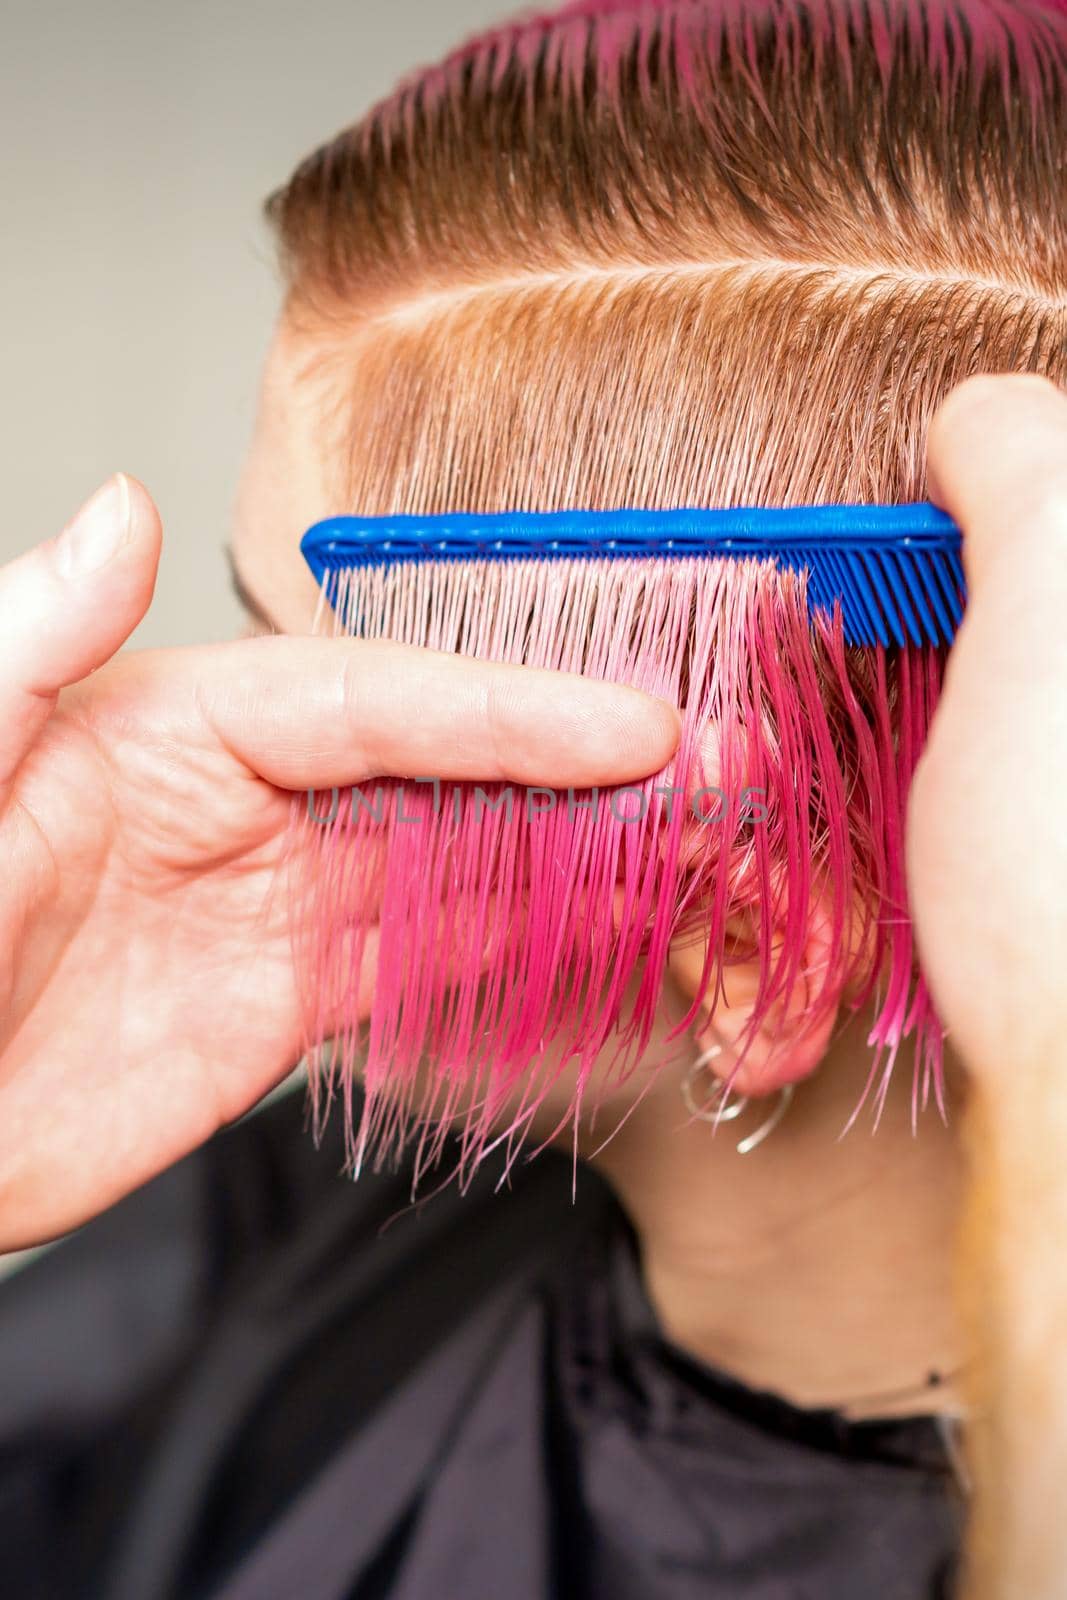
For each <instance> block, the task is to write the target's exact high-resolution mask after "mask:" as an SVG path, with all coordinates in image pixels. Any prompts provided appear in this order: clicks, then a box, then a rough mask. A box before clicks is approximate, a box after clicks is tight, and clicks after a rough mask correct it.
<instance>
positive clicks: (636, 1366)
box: [0, 1096, 961, 1600]
mask: <svg viewBox="0 0 1067 1600" xmlns="http://www.w3.org/2000/svg"><path fill="white" fill-rule="evenodd" d="M340 1165H341V1150H340V1146H339V1143H338V1140H337V1137H336V1135H333V1136H331V1137H330V1138H329V1139H328V1140H327V1143H326V1144H325V1145H324V1147H323V1148H322V1149H320V1150H318V1151H316V1149H315V1148H314V1146H313V1144H312V1141H311V1139H310V1137H309V1136H308V1135H307V1134H306V1133H305V1132H304V1131H303V1107H302V1105H301V1103H300V1097H299V1096H290V1097H289V1098H287V1099H284V1100H281V1101H278V1102H275V1103H274V1104H272V1105H270V1106H268V1107H267V1108H266V1109H265V1110H264V1111H262V1112H261V1113H259V1114H258V1115H257V1116H255V1117H253V1118H250V1119H249V1120H247V1121H245V1122H243V1123H241V1124H240V1125H238V1126H236V1127H234V1128H231V1129H229V1130H228V1131H226V1132H225V1133H224V1134H222V1135H221V1136H219V1137H218V1138H217V1139H215V1140H214V1141H212V1143H211V1144H209V1145H208V1146H207V1147H206V1148H205V1149H203V1150H201V1151H200V1152H198V1153H197V1154H195V1155H193V1156H192V1157H190V1158H189V1159H187V1160H186V1161H184V1162H182V1163H181V1164H180V1165H179V1166H177V1167H175V1168H174V1169H172V1170H171V1171H170V1172H168V1173H166V1174H164V1175H163V1176H162V1177H161V1178H159V1179H157V1180H156V1181H155V1182H153V1183H152V1184H150V1185H148V1186H147V1187H146V1188H145V1189H143V1190H141V1191H140V1192H139V1193H137V1194H135V1195H133V1196H132V1197H131V1198H129V1199H128V1200H125V1201H123V1202H122V1203H121V1204H120V1205H118V1206H116V1207H115V1208H114V1209H113V1210H112V1211H110V1212H109V1213H107V1214H106V1215H104V1216H103V1217H101V1218H99V1219H97V1220H96V1221H95V1222H93V1223H91V1224H90V1225H89V1226H88V1227H86V1228H84V1229H83V1230H82V1231H81V1232H80V1233H79V1234H77V1235H76V1236H75V1237H73V1238H72V1239H70V1240H68V1241H67V1242H65V1243H64V1244H62V1245H60V1246H58V1247H57V1248H56V1249H55V1250H53V1251H52V1252H50V1253H49V1254H47V1255H45V1256H43V1257H42V1258H39V1259H38V1260H37V1261H35V1262H33V1263H31V1264H30V1265H29V1266H28V1267H26V1268H24V1269H23V1270H22V1271H20V1272H19V1273H17V1274H16V1275H15V1276H14V1277H13V1278H11V1279H9V1280H8V1281H6V1282H3V1283H0V1591H2V1593H3V1596H4V1597H5V1600H65V1597H67V1596H77V1597H78V1600H82V1597H86V1600H172V1597H177V1596H181V1597H182V1600H186V1597H205V1600H206V1597H212V1600H379V1597H386V1596H387V1597H389V1600H548V1597H553V1600H556V1597H558V1600H591V1597H594V1596H595V1597H597V1600H646V1597H656V1600H659V1597H662V1600H696V1597H697V1596H700V1597H709V1600H719V1597H724V1600H725V1597H730V1600H919V1597H920V1596H922V1597H927V1596H942V1595H947V1594H949V1593H950V1592H951V1588H950V1578H951V1573H952V1570H953V1566H954V1560H955V1551H956V1549H957V1546H958V1543H959V1537H960V1523H961V1507H960V1504H959V1500H958V1495H957V1491H956V1490H955V1487H954V1484H953V1480H952V1477H951V1474H950V1472H949V1470H948V1466H947V1462H946V1459H945V1456H944V1452H943V1448H942V1445H941V1440H940V1435H939V1434H938V1432H937V1430H936V1428H935V1427H934V1425H933V1423H930V1422H925V1421H921V1420H919V1421H913V1422H906V1423H892V1424H889V1423H883V1424H866V1425H863V1426H856V1425H846V1424H844V1423H843V1422H841V1421H840V1420H839V1419H837V1418H835V1417H834V1416H833V1415H831V1414H829V1413H810V1412H809V1413H804V1412H800V1411H797V1410H794V1409H793V1408H791V1407H788V1406H786V1405H784V1404H783V1403H782V1402H780V1401H777V1400H774V1399H772V1398H770V1397H766V1396H758V1395H754V1394H752V1393H751V1392H749V1391H747V1390H745V1389H743V1388H741V1387H740V1386H739V1385H737V1384H734V1383H732V1382H730V1381H729V1380H724V1379H723V1378H721V1377H717V1376H716V1375H714V1374H713V1373H711V1372H710V1371H708V1370H707V1369H706V1368H704V1367H702V1366H700V1365H699V1364H697V1363H695V1362H693V1361H690V1360H688V1359H687V1358H686V1357H684V1356H683V1355H682V1354H681V1353H679V1352H678V1351H677V1350H675V1349H674V1348H672V1347H671V1346H669V1345H668V1344H667V1343H666V1342H665V1340H664V1339H663V1338H662V1336H661V1335H660V1334H659V1333H658V1331H657V1328H656V1325H655V1320H654V1316H653V1313H652V1311H651V1308H650V1306H649V1304H648V1302H647V1299H646V1297H645V1294H644V1291H643V1288H642V1284H641V1278H640V1272H639V1269H638V1267H637V1262H636V1254H635V1250H634V1243H633V1238H632V1235H631V1233H630V1230H629V1228H628V1225H627V1223H626V1221H625V1219H624V1217H623V1215H622V1213H621V1212H620V1211H619V1210H618V1208H617V1206H616V1204H615V1203H614V1201H613V1200H612V1199H611V1198H610V1196H609V1195H608V1193H607V1191H606V1190H605V1189H604V1187H603V1186H602V1185H601V1184H600V1183H599V1182H598V1181H597V1180H596V1179H595V1177H593V1176H592V1174H590V1173H581V1174H579V1182H578V1192H577V1199H576V1201H575V1202H574V1203H573V1204H572V1200H571V1170H570V1164H569V1162H567V1161H566V1160H564V1159H563V1158H561V1157H557V1156H556V1155H554V1154H551V1155H543V1156H541V1157H539V1158H538V1159H537V1160H536V1161H534V1162H532V1163H530V1164H528V1165H526V1166H524V1167H523V1168H522V1169H521V1170H520V1171H519V1172H518V1173H517V1174H516V1176H515V1178H514V1181H513V1183H512V1186H511V1188H510V1190H505V1191H501V1192H500V1193H494V1192H493V1187H494V1176H495V1175H494V1174H492V1173H489V1172H486V1173H485V1174H484V1176H479V1178H478V1180H476V1181H475V1183H474V1184H473V1185H472V1187H471V1189H470V1190H469V1192H468V1193H467V1194H466V1195H465V1196H464V1195H460V1194H459V1193H458V1192H457V1190H456V1188H455V1187H454V1186H450V1187H447V1188H445V1189H444V1190H442V1191H441V1192H440V1193H438V1194H437V1195H435V1196H434V1197H433V1198H432V1199H430V1200H429V1201H428V1202H427V1203H426V1204H425V1205H424V1206H423V1207H422V1208H420V1209H419V1210H417V1211H413V1210H411V1209H409V1208H408V1205H407V1202H408V1188H409V1180H408V1178H407V1177H406V1176H405V1175H404V1174H403V1173H400V1174H383V1175H374V1174H370V1175H365V1176H364V1177H362V1178H361V1179H360V1180H359V1182H358V1183H352V1182H350V1181H349V1180H347V1179H345V1178H343V1177H342V1176H340V1170H339V1169H340ZM386 1224H387V1225H386Z"/></svg>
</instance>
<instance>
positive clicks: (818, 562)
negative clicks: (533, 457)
mask: <svg viewBox="0 0 1067 1600" xmlns="http://www.w3.org/2000/svg"><path fill="white" fill-rule="evenodd" d="M961 542H962V541H961V536H960V531H959V529H958V528H957V526H956V524H955V523H954V522H953V521H952V518H951V517H949V516H948V515H947V514H946V513H945V512H944V511H940V510H938V508H937V507H936V506H933V505H930V504H929V502H927V501H919V502H916V503H914V504H911V505H899V506H880V505H872V506H862V505H860V506H789V507H784V508H764V507H758V508H746V507H738V508H731V509H728V510H718V511H707V510H699V509H683V510H677V511H539V512H526V511H514V512H511V511H505V512H495V513H492V514H490V515H485V516H480V515H476V514H472V513H467V512H463V513H456V514H446V515H443V516H432V517H330V518H328V519H327V520H326V521H325V522H317V523H316V524H315V526H314V527H313V528H309V529H308V531H307V533H306V534H305V535H304V537H303V539H302V540H301V542H300V548H301V550H302V552H303V554H304V558H305V559H306V561H307V563H308V566H309V567H310V568H311V570H312V572H313V573H314V574H315V578H316V580H317V582H318V583H319V585H320V586H321V585H323V584H325V585H326V586H327V591H326V592H327V596H328V597H329V596H330V594H331V589H330V584H331V581H332V580H333V578H334V577H335V576H336V574H338V573H341V572H346V571H351V570H352V569H353V568H355V567H367V566H386V567H388V566H395V565H398V564H400V563H402V562H410V561H514V560H517V559H520V558H525V559H529V558H531V557H541V558H544V559H545V560H549V561H551V560H554V559H557V560H575V559H588V558H591V557H596V558H598V559H605V558H609V559H610V558H614V559H622V558H626V557H635V556H636V557H664V556H730V557H734V558H737V559H745V558H758V559H761V560H770V561H774V562H776V563H777V565H778V566H779V567H785V568H791V569H792V570H794V571H800V570H804V571H806V572H807V574H808V590H807V592H808V604H809V609H810V610H812V611H815V610H820V611H825V612H829V611H832V609H833V607H834V604H835V602H838V601H839V602H840V604H841V611H842V618H843V623H844V633H845V639H846V640H847V642H848V643H849V644H856V645H873V644H883V645H890V644H897V645H903V644H906V643H908V642H910V643H912V644H916V645H919V644H934V645H941V644H943V645H948V644H951V642H952V639H953V638H954V636H955V633H956V629H957V628H958V626H959V623H960V618H961V617H962V615H963V606H964V599H965V589H964V577H963V564H962V561H961V559H960V546H961Z"/></svg>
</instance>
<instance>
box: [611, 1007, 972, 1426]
mask: <svg viewBox="0 0 1067 1600" xmlns="http://www.w3.org/2000/svg"><path fill="white" fill-rule="evenodd" d="M679 1014H680V1008H679ZM866 1020H867V1019H866V1018H865V1017H863V1016H856V1017H851V1018H849V1019H848V1020H847V1021H846V1022H845V1023H843V1024H842V1025H840V1026H839V1028H838V1030H837V1032H836V1034H835V1037H834V1038H833V1040H832V1042H831V1045H830V1049H829V1052H828V1054H827V1055H826V1057H825V1058H824V1060H823V1061H822V1063H821V1064H820V1066H819V1067H818V1069H817V1070H816V1071H815V1072H814V1074H813V1075H812V1076H811V1077H809V1078H808V1079H807V1080H806V1081H804V1082H803V1083H800V1084H798V1085H797V1087H796V1090H795V1094H794V1098H793V1101H792V1103H791V1105H790V1107H789V1109H788V1111H787V1113H786V1115H785V1117H784V1118H783V1120H782V1121H781V1123H780V1124H779V1125H778V1127H777V1128H775V1130H774V1131H773V1133H771V1134H770V1135H769V1136H768V1138H767V1139H766V1140H765V1142H763V1143H762V1144H760V1145H759V1146H758V1147H757V1148H756V1149H755V1150H752V1151H750V1152H748V1153H747V1154H743V1155H742V1154H739V1153H738V1150H737V1143H738V1141H739V1140H740V1139H742V1138H743V1137H744V1136H745V1134H747V1133H751V1132H752V1131H754V1130H755V1129H756V1128H758V1127H759V1126H760V1125H761V1124H762V1123H763V1122H764V1121H765V1120H766V1118H767V1117H768V1116H769V1115H770V1113H771V1112H772V1111H773V1110H774V1108H775V1105H776V1103H777V1101H776V1097H775V1096H773V1095H772V1096H771V1097H769V1098H766V1099H762V1098H761V1099H754V1100H752V1101H751V1102H750V1103H749V1106H748V1108H747V1109H746V1110H745V1112H744V1113H743V1115H742V1116H741V1117H740V1118H739V1119H738V1120H736V1121H730V1122H723V1123H720V1124H719V1125H718V1127H713V1126H712V1125H710V1124H709V1123H708V1122H706V1121H699V1120H693V1119H692V1118H691V1116H690V1114H689V1112H688V1111H687V1110H686V1107H685V1104H684V1102H683V1099H682V1080H683V1078H684V1076H685V1072H686V1070H687V1064H688V1063H691V1062H692V1061H693V1060H694V1059H695V1057H696V1055H697V1054H698V1053H699V1048H700V1046H699V1044H697V1043H694V1045H693V1049H692V1052H691V1053H690V1054H689V1055H688V1057H687V1058H686V1057H685V1056H684V1053H683V1059H682V1061H681V1062H680V1064H679V1065H678V1066H674V1065H673V1064H672V1065H670V1066H661V1067H660V1068H659V1070H658V1071H657V1072H656V1074H655V1076H654V1078H653V1079H652V1081H651V1083H650V1085H649V1087H648V1089H647V1092H646V1093H645V1094H644V1095H643V1096H642V1097H641V1098H640V1099H639V1101H638V1103H637V1104H636V1105H635V1106H633V1108H632V1109H631V1110H630V1112H629V1115H628V1116H627V1117H626V1119H625V1120H624V1121H622V1122H621V1125H620V1126H619V1127H618V1129H617V1131H616V1132H615V1134H614V1135H613V1137H612V1138H610V1139H609V1140H608V1141H607V1143H606V1144H603V1145H602V1146H601V1147H600V1148H599V1149H597V1150H596V1153H595V1154H594V1153H593V1149H594V1145H593V1141H592V1140H591V1139H590V1138H589V1137H588V1136H586V1137H585V1138H584V1139H583V1145H584V1149H585V1153H586V1154H587V1155H589V1156H590V1157H591V1159H592V1162H593V1165H594V1166H595V1167H596V1168H597V1169H598V1170H599V1171H600V1173H601V1174H602V1175H603V1176H604V1177H605V1178H606V1179H607V1180H608V1182H609V1183H610V1185H611V1186H612V1188H613V1189H614V1191H615V1193H616V1194H617V1196H618V1198H619V1200H620V1202H621V1203H622V1205H623V1207H624V1209H625V1210H626V1212H627V1213H628V1215H629V1217H630V1219H631V1221H632V1223H633V1226H634V1228H635V1230H636V1233H637V1237H638V1240H639V1246H640V1255H641V1265H642V1270H643V1275H644V1280H645V1284H646V1288H647V1290H648V1293H649V1296H650V1298H651V1301H652V1304H653V1306H654V1309H655V1311H656V1314H657V1317H658V1319H659V1321H660V1324H661V1326H662V1328H663V1330H664V1332H665V1333H666V1335H667V1336H668V1337H669V1338H670V1339H671V1340H672V1342H673V1343H675V1344H676V1345H678V1346H679V1347H680V1348H682V1349H683V1350H685V1351H687V1352H688V1353H690V1354H691V1355H694V1356H696V1357H697V1358H699V1359H700V1360H702V1361H703V1362H705V1363H706V1364H708V1365H709V1366H712V1367H714V1368H717V1369H719V1370H721V1371H725V1372H727V1373H729V1374H730V1375H731V1376H733V1377H735V1378H738V1379H740V1380H741V1381H742V1382H743V1383H745V1384H747V1385H748V1386H749V1387H751V1388H755V1389H760V1390H768V1391H772V1392H774V1393H777V1394H779V1395H781V1396H782V1397H784V1398H785V1399H787V1400H789V1401H790V1402H791V1403H793V1404H795V1405H798V1406H804V1407H814V1408H821V1407H830V1408H833V1409H835V1410H839V1411H841V1412H843V1413H844V1414H845V1415H848V1416H850V1417H853V1418H857V1419H859V1418H862V1417H874V1416H893V1415H907V1414H921V1413H935V1412H948V1413H952V1412H954V1411H956V1410H957V1409H958V1405H959V1377H960V1374H961V1372H962V1370H963V1369H964V1368H965V1365H966V1353H965V1350H964V1340H963V1336H962V1332H961V1329H960V1327H959V1325H958V1317H957V1309H956V1294H955V1285H954V1261H955V1256H956V1251H955V1243H956V1234H957V1228H958V1219H959V1211H960V1203H961V1193H962V1184H963V1152H962V1147H961V1144H960V1141H959V1138H958V1134H957V1128H958V1124H959V1122H960V1121H961V1120H962V1117H961V1112H962V1104H961V1102H962V1088H961V1082H960V1073H959V1069H958V1067H957V1066H956V1064H955V1063H954V1062H953V1061H952V1060H951V1059H950V1060H949V1061H948V1064H947V1067H946V1104H947V1122H942V1120H941V1118H940V1116H939V1113H938V1111H937V1109H936V1107H935V1106H934V1105H933V1104H932V1103H931V1104H930V1105H929V1106H928V1107H927V1109H926V1110H925V1111H920V1113H919V1117H918V1122H917V1126H916V1128H915V1129H914V1130H913V1127H912V1114H911V1091H912V1058H911V1055H910V1052H909V1051H907V1050H906V1049H902V1050H901V1052H900V1054H899V1056H898V1060H897V1063H896V1066H895V1069H894V1072H893V1076H892V1080H891V1085H890V1089H889V1093H888V1096H887V1098H886V1101H885V1106H884V1109H883V1111H882V1115H881V1119H880V1121H879V1124H878V1126H877V1128H874V1127H873V1126H872V1120H873V1118H872V1114H871V1112H870V1111H869V1110H868V1109H866V1108H865V1109H864V1110H863V1111H862V1112H861V1113H860V1115H859V1117H858V1118H857V1120H856V1122H855V1124H854V1125H853V1127H852V1128H851V1129H850V1130H849V1131H848V1132H847V1133H843V1130H844V1128H845V1126H846V1124H847V1123H848V1121H849V1118H850V1116H851V1115H852V1113H853V1111H854V1110H855V1107H856V1103H857V1101H858V1099H859V1097H860V1095H861V1093H862V1090H863V1086H864V1084H865V1082H866V1080H867V1075H868V1073H869V1070H870V1065H871V1059H872V1052H871V1050H870V1047H869V1046H868V1045H867V1044H866V1042H865V1039H866V1031H867V1030H866V1026H865V1023H866ZM666 1031H667V1030H666V1025H665V1028H664V1056H667V1055H668V1054H674V1055H677V1041H675V1042H673V1044H672V1045H671V1046H667V1044H666V1038H665V1036H666ZM709 1091H710V1082H709V1084H708V1090H707V1091H705V1092H709ZM597 1143H598V1144H599V1141H597ZM935 1375H936V1376H935Z"/></svg>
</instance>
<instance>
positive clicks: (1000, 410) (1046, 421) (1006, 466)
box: [927, 375, 1067, 598]
mask: <svg viewBox="0 0 1067 1600" xmlns="http://www.w3.org/2000/svg"><path fill="white" fill-rule="evenodd" d="M927 457H928V469H929V485H930V493H931V496H932V498H933V499H934V500H935V501H936V502H937V504H938V505H940V506H942V507H943V508H944V509H945V510H946V511H948V512H949V514H950V515H951V516H952V517H953V518H954V519H955V521H956V522H957V523H959V525H960V527H961V528H962V529H963V532H964V551H963V555H964V563H965V566H966V570H967V581H968V587H969V590H970V591H971V596H972V598H973V597H974V596H975V595H977V594H979V593H980V592H981V591H982V589H983V587H984V585H985V583H986V581H987V580H988V579H990V578H991V577H992V575H993V574H997V575H998V581H999V579H1000V577H1001V576H1002V575H1003V574H1004V573H1006V572H1009V571H1010V570H1011V569H1012V568H1016V569H1017V568H1019V567H1020V566H1021V565H1022V563H1024V562H1025V563H1026V564H1027V567H1028V570H1029V572H1030V576H1031V577H1032V576H1033V567H1032V565H1031V564H1032V563H1034V562H1036V563H1037V564H1038V568H1039V570H1046V569H1047V571H1048V572H1049V574H1050V577H1051V578H1052V579H1053V581H1054V583H1055V585H1056V588H1057V590H1059V591H1061V592H1062V585H1063V582H1064V581H1065V580H1067V394H1065V393H1064V392H1063V391H1062V390H1061V389H1058V388H1057V387H1056V386H1055V385H1054V384H1052V383H1050V382H1048V380H1047V379H1045V378H1038V377H1030V376H1022V375H1011V376H1001V377H981V378H970V379H968V380H967V382H966V383H962V384H960V385H958V387H957V388H955V389H954V390H953V391H952V393H951V394H949V395H948V397H947V398H946V399H945V400H944V402H943V403H942V405H941V406H940V407H939V409H938V411H937V412H936V413H935V415H934V418H933V421H932V422H931V425H930V433H929V437H928V441H927Z"/></svg>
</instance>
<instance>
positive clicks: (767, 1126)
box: [682, 1044, 793, 1156]
mask: <svg viewBox="0 0 1067 1600" xmlns="http://www.w3.org/2000/svg"><path fill="white" fill-rule="evenodd" d="M721 1055H722V1045H719V1044H713V1045H711V1046H710V1047H709V1048H708V1049H707V1050H703V1051H701V1053H700V1055H698V1056H697V1058H696V1060H695V1061H694V1062H693V1064H692V1066H691V1067H690V1068H689V1071H688V1072H687V1073H686V1075H685V1077H684V1078H683V1079H682V1100H683V1101H684V1103H685V1108H686V1110H687V1111H688V1112H689V1113H690V1115H691V1116H694V1117H698V1118H699V1119H700V1121H701V1122H713V1123H714V1124H715V1125H716V1127H717V1126H718V1124H719V1123H720V1122H734V1121H736V1119H737V1118H738V1117H739V1116H740V1115H741V1114H742V1112H743V1111H744V1110H745V1109H746V1107H747V1106H748V1096H747V1095H738V1097H737V1099H736V1100H733V1099H731V1098H730V1093H729V1091H728V1090H727V1088H726V1085H725V1084H724V1083H716V1084H715V1086H714V1088H713V1089H712V1092H711V1098H710V1099H709V1100H705V1101H703V1102H702V1103H700V1104H699V1105H698V1104H697V1099H696V1095H695V1094H694V1085H695V1083H696V1079H697V1077H698V1076H699V1075H700V1074H701V1073H702V1072H703V1071H704V1068H705V1067H706V1066H707V1064H708V1062H709V1061H714V1060H715V1057H716V1056H721ZM792 1100H793V1085H792V1084H791V1083H787V1084H785V1085H784V1087H783V1088H782V1089H780V1090H779V1091H778V1104H777V1105H776V1106H775V1108H774V1110H773V1111H772V1112H771V1114H770V1116H769V1117H768V1118H767V1120H766V1122H761V1123H760V1125H759V1127H758V1128H757V1129H756V1130H755V1132H754V1133H750V1134H748V1135H747V1137H746V1138H744V1139H740V1140H739V1141H738V1144H737V1153H738V1155H739V1156H747V1155H748V1154H750V1152H751V1151H753V1150H755V1149H757V1148H758V1147H759V1146H760V1145H761V1144H762V1143H763V1141H764V1140H765V1139H768V1138H769V1137H770V1135H771V1134H772V1133H773V1132H774V1130H775V1128H777V1126H778V1124H779V1123H780V1122H781V1120H782V1118H783V1117H784V1116H785V1114H786V1112H787V1111H788V1110H789V1107H790V1105H791V1103H792Z"/></svg>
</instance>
